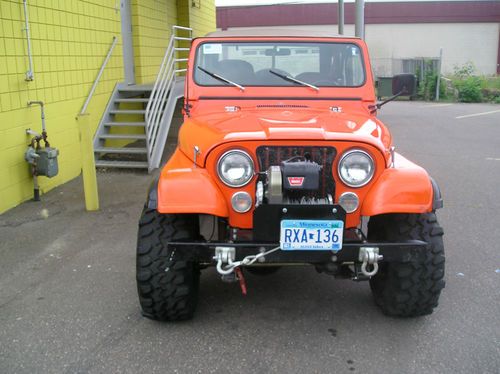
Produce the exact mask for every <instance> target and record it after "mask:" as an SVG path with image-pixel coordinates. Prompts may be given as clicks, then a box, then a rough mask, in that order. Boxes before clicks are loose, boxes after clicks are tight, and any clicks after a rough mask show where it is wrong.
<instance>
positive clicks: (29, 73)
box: [23, 0, 35, 81]
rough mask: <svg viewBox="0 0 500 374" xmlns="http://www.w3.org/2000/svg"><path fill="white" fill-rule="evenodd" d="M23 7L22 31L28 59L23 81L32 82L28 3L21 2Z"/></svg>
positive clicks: (33, 77) (33, 75) (25, 1)
mask: <svg viewBox="0 0 500 374" xmlns="http://www.w3.org/2000/svg"><path fill="white" fill-rule="evenodd" d="M23 5H24V25H25V27H24V29H25V31H26V39H27V40H28V59H29V69H28V71H27V72H26V78H25V80H27V81H32V80H33V79H35V73H34V70H33V55H32V52H31V36H30V23H29V17H28V1H27V0H23Z"/></svg>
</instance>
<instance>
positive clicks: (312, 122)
mask: <svg viewBox="0 0 500 374" xmlns="http://www.w3.org/2000/svg"><path fill="white" fill-rule="evenodd" d="M267 140H311V141H314V140H323V141H324V140H331V141H346V142H353V143H367V144H370V145H373V146H375V147H376V148H378V149H379V150H380V151H381V152H382V154H383V155H384V157H386V156H387V150H388V149H389V147H390V145H391V136H390V133H389V131H388V130H387V129H386V128H385V126H384V125H383V124H382V123H381V122H380V121H378V120H377V119H376V118H375V117H373V116H370V115H368V114H367V113H366V111H363V110H356V111H352V110H350V111H349V112H348V113H335V112H332V111H330V110H329V109H328V110H325V109H316V108H284V107H280V108H251V109H243V108H242V109H241V110H239V111H237V112H226V111H213V112H211V113H208V114H203V115H199V116H195V115H193V116H192V117H191V118H187V119H186V121H185V122H184V124H183V125H182V127H181V129H180V132H179V147H180V149H181V150H182V152H183V153H184V154H185V155H186V156H188V157H190V158H191V159H193V155H194V147H195V146H197V147H199V149H200V153H199V155H198V157H197V164H198V165H199V166H203V165H204V163H205V160H206V157H207V155H208V154H209V153H210V151H211V150H213V149H214V148H215V147H217V146H218V145H220V144H224V143H229V142H238V141H257V142H259V143H262V142H265V141H267Z"/></svg>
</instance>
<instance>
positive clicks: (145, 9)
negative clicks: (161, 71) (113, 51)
mask: <svg viewBox="0 0 500 374" xmlns="http://www.w3.org/2000/svg"><path fill="white" fill-rule="evenodd" d="M131 7H132V9H131V11H132V34H133V45H134V57H135V59H134V63H135V77H136V82H137V83H139V84H140V83H150V82H154V80H155V78H156V75H157V74H158V68H159V66H160V64H161V60H162V58H163V55H164V54H165V48H166V47H167V45H168V41H169V38H170V30H171V29H172V25H175V24H177V7H176V1H174V0H155V1H151V0H149V1H144V0H132V1H131ZM214 17H215V16H214Z"/></svg>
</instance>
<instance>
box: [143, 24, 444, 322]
mask: <svg viewBox="0 0 500 374" xmlns="http://www.w3.org/2000/svg"><path fill="white" fill-rule="evenodd" d="M414 89H415V77H414V76H413V75H408V74H405V75H399V76H395V77H394V80H393V94H394V96H393V97H391V98H389V99H388V100H386V101H385V102H382V103H378V104H377V103H376V100H375V91H374V81H373V76H372V71H371V68H370V60H369V57H368V49H367V47H366V44H365V43H364V41H363V40H360V39H358V38H347V37H331V36H324V35H318V36H310V35H309V36H302V35H300V36H293V35H290V34H288V35H274V36H273V35H270V34H267V35H265V36H260V35H256V34H253V35H243V34H235V33H233V32H216V33H212V34H209V35H208V36H207V37H203V38H198V39H195V40H193V42H192V48H191V50H190V55H189V63H188V71H187V76H186V83H185V96H184V123H183V125H182V127H181V128H180V132H179V141H178V146H177V149H176V150H175V152H174V154H173V155H172V157H171V158H170V160H169V161H168V162H167V164H166V165H165V166H164V167H163V170H162V171H161V174H160V176H159V178H158V180H156V181H155V182H154V183H153V184H152V187H151V188H150V190H149V194H148V198H147V202H146V204H145V207H144V210H143V212H142V216H141V218H140V221H139V233H138V243H137V286H138V293H139V300H140V304H141V307H142V310H143V313H144V315H145V316H147V317H149V318H152V319H157V320H181V319H188V318H190V317H192V316H193V313H194V311H195V308H196V303H197V298H198V288H199V282H200V270H201V269H205V268H209V267H215V271H217V272H218V273H219V274H220V275H221V278H222V280H224V281H235V282H237V281H239V283H240V285H241V288H242V291H243V293H246V285H245V279H244V273H245V272H246V271H248V272H251V273H256V274H270V273H273V272H274V271H276V270H277V269H279V268H280V267H282V266H287V265H297V264H302V265H313V266H314V267H315V268H316V270H317V271H318V272H324V273H326V274H329V275H333V276H335V277H336V278H351V279H353V280H358V281H359V280H369V282H370V286H371V289H372V291H373V295H374V299H375V302H376V304H377V305H378V306H379V307H380V308H381V309H382V311H383V312H384V313H386V314H388V315H395V316H419V315H424V314H429V313H431V312H432V310H433V308H434V307H436V306H437V304H438V299H439V295H440V292H441V290H442V289H443V287H444V279H443V277H444V262H445V258H444V248H443V239H442V236H443V230H442V229H441V227H440V226H439V224H438V222H437V219H436V214H435V210H436V209H438V208H441V207H442V199H441V193H440V191H439V188H438V186H437V184H436V183H435V181H434V180H433V179H432V178H431V177H430V176H429V175H428V174H427V172H426V171H425V170H424V169H423V168H421V167H420V166H418V165H416V164H414V163H412V162H411V161H409V160H407V159H406V158H404V157H403V156H401V155H400V154H398V153H396V152H395V151H394V147H393V143H392V137H391V134H390V132H389V130H388V128H387V127H386V126H385V125H384V124H383V123H382V122H381V121H380V120H379V119H378V118H377V110H378V109H380V107H381V106H382V105H383V104H385V103H386V102H388V101H390V100H392V99H394V98H395V97H397V96H401V95H410V94H412V93H413V91H414Z"/></svg>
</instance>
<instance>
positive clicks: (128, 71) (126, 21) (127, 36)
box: [120, 0, 135, 84]
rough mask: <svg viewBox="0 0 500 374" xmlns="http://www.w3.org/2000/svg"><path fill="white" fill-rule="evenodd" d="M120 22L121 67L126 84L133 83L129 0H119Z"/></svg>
mask: <svg viewBox="0 0 500 374" xmlns="http://www.w3.org/2000/svg"><path fill="white" fill-rule="evenodd" d="M120 15H121V24H122V48H123V68H124V75H125V83H126V84H135V66H134V47H133V44H132V17H131V12H130V0H120Z"/></svg>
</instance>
